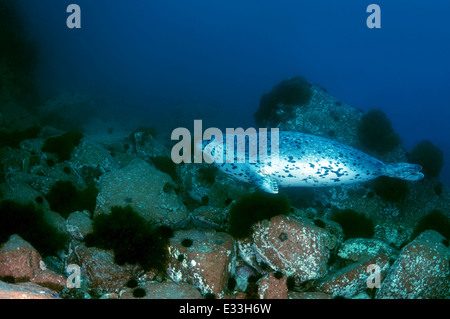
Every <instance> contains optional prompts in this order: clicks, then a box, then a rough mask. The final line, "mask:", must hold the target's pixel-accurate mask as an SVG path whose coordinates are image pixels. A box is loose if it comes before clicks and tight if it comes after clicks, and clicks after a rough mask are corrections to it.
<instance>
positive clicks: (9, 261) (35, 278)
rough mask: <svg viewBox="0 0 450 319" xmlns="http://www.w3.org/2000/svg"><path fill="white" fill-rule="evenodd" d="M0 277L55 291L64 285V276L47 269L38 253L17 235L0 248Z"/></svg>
mask: <svg viewBox="0 0 450 319" xmlns="http://www.w3.org/2000/svg"><path fill="white" fill-rule="evenodd" d="M0 277H11V278H14V281H15V282H27V281H31V282H33V283H36V284H39V285H41V286H44V287H49V288H51V289H54V290H57V291H60V290H62V289H63V288H64V287H65V285H66V278H65V276H63V275H61V274H57V273H55V272H54V271H52V270H49V269H47V267H46V265H45V263H44V262H43V261H42V257H41V255H40V254H39V252H38V251H37V250H36V249H34V247H33V246H31V245H30V243H28V242H27V241H25V240H23V239H22V238H21V237H20V236H19V235H12V236H11V237H9V239H8V241H7V242H6V243H5V244H3V245H2V246H1V248H0Z"/></svg>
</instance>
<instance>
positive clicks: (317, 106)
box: [271, 85, 362, 147]
mask: <svg viewBox="0 0 450 319" xmlns="http://www.w3.org/2000/svg"><path fill="white" fill-rule="evenodd" d="M310 89H311V90H312V91H313V96H312V97H311V100H310V101H309V103H307V104H306V105H302V106H298V107H297V108H295V112H294V114H293V116H292V117H291V118H287V119H285V120H284V121H282V122H281V123H279V124H280V126H279V127H280V130H286V131H300V132H305V133H310V134H315V135H319V136H323V137H326V138H332V139H335V140H337V141H339V142H341V143H344V144H348V145H351V146H353V147H355V145H358V144H359V142H358V136H357V127H358V124H359V122H360V121H361V117H362V112H361V111H359V110H357V109H355V108H352V107H350V106H349V105H347V104H345V103H342V102H340V101H338V100H337V99H335V98H334V97H332V96H331V95H330V94H328V93H327V92H326V91H325V90H324V89H323V88H321V87H319V86H317V85H312V86H311V87H310ZM271 124H272V127H278V126H277V125H276V124H278V123H271Z"/></svg>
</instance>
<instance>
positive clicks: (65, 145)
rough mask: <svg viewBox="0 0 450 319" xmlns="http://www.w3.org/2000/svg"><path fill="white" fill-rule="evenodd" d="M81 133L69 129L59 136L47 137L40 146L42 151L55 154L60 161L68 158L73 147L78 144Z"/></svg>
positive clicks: (81, 136)
mask: <svg viewBox="0 0 450 319" xmlns="http://www.w3.org/2000/svg"><path fill="white" fill-rule="evenodd" d="M82 138H83V133H81V132H79V131H70V132H67V133H64V134H62V135H59V136H55V137H49V138H47V139H46V140H45V143H44V146H43V147H42V151H43V152H48V153H52V154H54V155H56V157H57V158H58V160H59V161H60V162H63V161H66V160H69V159H70V157H71V155H72V152H73V150H74V148H75V147H76V146H78V145H79V144H80V141H81V139H82Z"/></svg>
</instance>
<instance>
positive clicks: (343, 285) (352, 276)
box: [315, 255, 389, 298]
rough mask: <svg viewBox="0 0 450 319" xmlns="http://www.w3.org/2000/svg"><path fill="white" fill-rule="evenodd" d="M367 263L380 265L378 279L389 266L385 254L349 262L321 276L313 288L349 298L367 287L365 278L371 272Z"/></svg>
mask: <svg viewBox="0 0 450 319" xmlns="http://www.w3.org/2000/svg"><path fill="white" fill-rule="evenodd" d="M369 265H378V266H379V267H380V271H381V273H380V281H381V280H382V278H383V274H384V272H385V271H386V269H387V268H388V267H389V259H388V258H387V257H386V255H379V256H377V257H375V258H371V259H369V260H365V261H361V262H358V263H355V264H351V265H349V266H347V267H344V268H341V269H339V270H337V271H336V272H334V273H331V274H329V275H327V276H326V277H324V278H322V279H321V280H320V281H319V282H318V283H316V285H315V290H317V291H319V292H323V293H326V294H328V295H331V296H334V297H336V296H339V297H346V298H351V297H353V296H355V295H357V294H358V293H359V292H361V291H364V290H365V289H367V288H368V287H367V279H368V278H369V275H371V272H368V271H367V268H368V266H369Z"/></svg>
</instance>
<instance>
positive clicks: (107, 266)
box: [74, 244, 137, 292]
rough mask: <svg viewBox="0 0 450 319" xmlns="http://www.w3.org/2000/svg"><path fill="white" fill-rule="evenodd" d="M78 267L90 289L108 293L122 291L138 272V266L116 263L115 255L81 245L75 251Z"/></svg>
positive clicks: (108, 251) (107, 251)
mask: <svg viewBox="0 0 450 319" xmlns="http://www.w3.org/2000/svg"><path fill="white" fill-rule="evenodd" d="M74 253H75V255H76V256H77V257H78V261H77V262H78V263H77V264H78V265H79V266H80V268H81V269H82V271H83V272H84V274H85V276H86V279H87V281H88V283H89V287H90V288H95V289H101V290H103V291H106V292H117V291H119V290H120V289H122V288H123V287H124V286H125V284H126V283H127V281H128V280H129V279H130V278H131V277H132V275H133V274H134V272H135V271H136V268H137V266H132V265H123V266H119V265H117V264H116V263H114V253H113V252H112V251H110V250H103V249H99V248H96V247H86V246H85V245H84V244H81V245H79V246H77V247H75V249H74Z"/></svg>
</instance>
